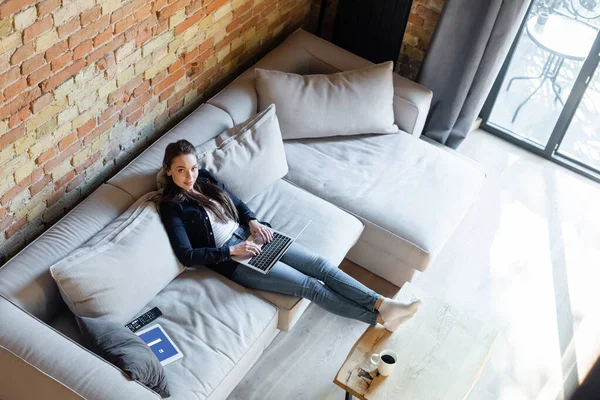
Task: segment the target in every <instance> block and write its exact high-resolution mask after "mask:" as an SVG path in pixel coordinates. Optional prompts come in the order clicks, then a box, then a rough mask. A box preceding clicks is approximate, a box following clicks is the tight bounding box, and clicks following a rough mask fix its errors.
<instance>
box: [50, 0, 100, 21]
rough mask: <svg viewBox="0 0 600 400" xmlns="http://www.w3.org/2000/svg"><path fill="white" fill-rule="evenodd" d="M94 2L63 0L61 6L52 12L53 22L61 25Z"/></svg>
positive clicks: (90, 6)
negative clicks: (66, 1)
mask: <svg viewBox="0 0 600 400" xmlns="http://www.w3.org/2000/svg"><path fill="white" fill-rule="evenodd" d="M94 4H96V0H77V1H73V2H71V3H69V4H65V2H63V7H61V8H59V9H58V10H56V11H55V12H54V24H55V25H56V26H61V25H62V24H64V23H65V22H67V21H68V20H70V19H71V18H73V17H74V16H76V15H78V14H79V13H81V12H82V11H85V10H88V9H90V8H92V7H94Z"/></svg>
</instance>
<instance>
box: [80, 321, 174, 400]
mask: <svg viewBox="0 0 600 400" xmlns="http://www.w3.org/2000/svg"><path fill="white" fill-rule="evenodd" d="M77 324H78V325H79V330H80V331H81V335H82V337H83V342H84V344H85V346H86V347H87V348H88V349H90V350H91V351H93V352H94V353H96V354H97V355H98V356H100V357H102V358H103V359H105V360H106V361H108V362H109V363H111V364H113V365H115V366H116V367H118V368H120V369H121V370H123V371H124V372H125V373H126V374H127V375H128V376H129V377H130V378H131V379H133V380H134V381H138V382H139V383H141V384H142V385H144V386H146V387H148V388H150V389H151V390H154V391H155V392H156V393H158V394H160V395H161V397H163V398H164V397H169V396H170V393H169V388H168V385H167V377H166V375H165V371H164V369H163V366H162V365H161V364H160V361H158V358H156V356H155V355H154V353H152V350H151V349H150V347H148V345H147V344H146V343H144V341H143V340H142V339H140V338H139V337H138V336H137V335H136V334H135V333H133V332H131V331H130V330H129V329H127V328H125V327H124V326H123V325H120V324H117V323H115V322H112V321H105V320H100V319H97V318H86V317H79V318H77Z"/></svg>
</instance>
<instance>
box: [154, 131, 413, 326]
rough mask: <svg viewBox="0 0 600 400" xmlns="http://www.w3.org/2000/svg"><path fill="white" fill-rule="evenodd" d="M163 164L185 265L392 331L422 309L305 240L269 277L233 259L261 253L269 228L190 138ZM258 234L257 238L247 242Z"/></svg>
mask: <svg viewBox="0 0 600 400" xmlns="http://www.w3.org/2000/svg"><path fill="white" fill-rule="evenodd" d="M163 168H164V171H165V172H166V175H167V184H166V186H165V188H164V191H163V193H162V195H161V196H159V198H158V199H157V202H158V205H159V210H160V215H161V219H162V222H163V224H164V226H165V229H166V231H167V233H168V235H169V240H170V241H171V245H172V246H173V250H174V252H175V254H176V255H177V258H178V259H179V261H180V262H181V263H182V264H183V265H186V266H194V265H200V264H201V265H205V266H206V267H208V268H210V269H213V270H215V271H216V272H218V273H220V274H222V275H225V276H226V277H228V278H229V279H231V280H233V281H234V282H237V283H239V284H240V285H242V286H245V287H247V288H252V289H261V290H266V291H271V292H277V293H283V294H289V295H293V296H297V297H304V298H307V299H309V300H311V301H312V302H314V303H316V304H318V305H319V306H321V307H323V308H324V309H326V310H328V311H330V312H332V313H334V314H337V315H341V316H344V317H348V318H353V319H357V320H360V321H363V322H366V323H368V324H371V325H375V324H376V323H380V324H383V326H384V327H385V328H386V329H388V330H390V331H395V330H396V329H398V327H399V326H400V324H402V323H403V322H404V321H406V320H408V319H409V318H411V317H412V316H413V314H414V313H415V312H416V311H417V309H418V307H419V305H420V301H419V300H417V301H413V302H412V303H409V304H405V303H402V302H399V301H395V300H392V299H389V298H386V297H384V296H382V295H380V294H378V293H376V292H374V291H373V290H371V289H369V288H367V287H366V286H364V285H363V284H361V283H360V282H358V281H356V280H355V279H353V278H352V277H350V276H349V275H347V274H346V273H344V272H343V271H341V270H340V269H338V268H337V267H335V266H334V265H332V264H331V263H330V262H328V261H327V260H325V259H324V258H323V257H320V256H319V255H317V254H315V253H313V252H311V251H309V250H308V249H306V248H304V247H303V246H302V245H300V244H298V243H297V242H294V243H293V244H292V245H291V246H290V248H289V249H288V250H287V252H286V253H285V254H284V256H283V257H282V258H281V262H278V263H277V264H276V265H275V266H274V267H273V268H272V269H271V271H270V272H269V273H268V274H267V275H264V274H262V273H260V272H258V271H255V270H253V269H251V268H246V267H244V266H240V265H239V264H238V263H236V262H235V261H233V260H232V259H231V257H232V256H251V255H256V254H258V253H259V252H260V247H258V246H257V245H256V244H255V243H254V241H255V242H258V243H265V242H267V243H268V242H269V241H271V239H272V237H273V235H272V232H271V230H270V229H269V227H268V226H266V225H265V224H263V223H261V222H260V221H258V220H257V219H256V217H255V215H254V213H253V212H252V211H251V210H250V209H249V208H248V206H247V205H246V204H245V203H244V202H242V201H241V200H240V199H238V198H237V197H236V196H235V195H234V194H233V193H231V192H230V191H229V190H227V189H226V188H225V186H224V185H223V184H222V183H221V182H219V181H218V180H217V179H215V178H214V177H213V176H212V175H211V174H210V172H208V171H207V170H205V169H201V170H199V169H198V160H197V158H196V151H195V148H194V146H193V145H192V144H191V143H190V142H188V141H187V140H179V141H177V142H175V143H170V144H169V145H168V146H167V148H166V150H165V156H164V159H163ZM250 234H252V237H253V238H254V240H253V241H248V240H246V238H247V237H248V236H250ZM319 280H321V281H323V282H324V284H321V282H319Z"/></svg>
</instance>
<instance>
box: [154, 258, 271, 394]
mask: <svg viewBox="0 0 600 400" xmlns="http://www.w3.org/2000/svg"><path fill="white" fill-rule="evenodd" d="M152 307H158V308H159V309H160V310H161V311H162V313H163V315H162V316H161V317H160V318H159V319H157V320H156V322H157V323H159V324H160V325H161V326H162V327H163V328H164V329H165V331H166V332H167V334H168V335H169V336H170V337H171V339H172V340H173V341H174V342H175V343H176V344H177V346H178V347H179V349H180V350H181V352H182V353H183V358H182V359H180V360H178V361H175V362H173V363H171V364H169V365H166V366H165V372H166V374H167V380H168V382H169V388H170V391H171V399H174V400H175V399H187V400H194V399H206V398H209V397H210V395H211V394H212V393H213V391H215V390H216V389H217V388H218V387H219V386H220V385H221V384H223V382H224V380H225V379H226V378H227V377H228V375H230V374H232V373H234V372H235V371H233V370H234V368H235V367H236V365H237V364H238V363H239V362H240V360H242V358H244V356H245V355H246V353H248V352H249V351H250V350H251V348H252V347H253V346H254V345H255V344H256V343H258V342H259V341H260V340H262V337H263V335H266V336H268V337H269V341H268V342H270V339H271V338H272V337H273V335H274V334H275V333H276V323H277V309H276V308H275V307H273V305H271V304H269V303H268V302H266V301H264V300H263V299H260V298H258V297H257V296H255V295H253V294H251V293H250V292H249V291H247V290H246V289H245V288H243V287H242V286H240V285H238V284H237V283H235V282H233V281H231V280H229V279H227V278H225V277H223V276H221V275H219V274H217V273H216V272H214V271H211V270H209V269H208V268H204V267H198V268H193V269H192V268H189V269H187V270H186V271H184V272H183V273H182V274H181V275H179V276H178V277H177V278H176V279H175V280H173V281H172V282H171V283H170V284H169V285H168V286H167V287H166V288H165V289H163V290H162V291H161V292H160V293H159V294H158V295H157V296H156V297H155V298H154V299H153V300H152V301H151V302H150V303H149V304H148V306H147V309H150V308H152ZM268 342H267V344H268ZM263 348H264V346H263V345H261V346H260V349H259V350H260V352H262V350H263ZM245 372H247V371H244V372H243V373H242V374H241V375H243V374H245ZM236 383H237V382H236ZM233 386H235V385H233ZM233 386H232V387H231V388H230V389H232V388H233Z"/></svg>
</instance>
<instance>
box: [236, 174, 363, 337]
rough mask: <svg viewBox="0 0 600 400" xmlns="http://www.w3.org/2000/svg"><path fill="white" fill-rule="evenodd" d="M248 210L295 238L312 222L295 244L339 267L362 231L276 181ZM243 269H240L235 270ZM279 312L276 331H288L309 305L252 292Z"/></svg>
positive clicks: (302, 192)
mask: <svg viewBox="0 0 600 400" xmlns="http://www.w3.org/2000/svg"><path fill="white" fill-rule="evenodd" d="M248 206H249V207H250V208H251V209H252V210H253V211H254V212H255V214H256V216H257V218H258V219H260V220H261V221H267V222H269V223H270V224H271V225H272V227H273V228H274V229H277V230H280V231H282V232H284V233H288V234H290V235H292V236H295V235H296V234H298V232H300V230H301V229H302V227H303V226H304V225H305V224H306V222H308V221H309V220H312V222H311V223H310V224H309V225H308V226H307V227H306V229H305V230H304V232H302V234H301V235H300V236H299V237H298V243H300V244H301V245H303V246H304V247H306V248H308V249H310V250H312V251H314V252H315V253H317V254H320V255H321V256H323V257H325V258H326V259H328V260H329V261H330V262H331V263H333V264H334V265H339V264H340V263H341V262H342V260H343V259H344V257H345V256H346V253H347V252H348V250H349V249H350V248H351V247H352V246H353V245H354V244H355V243H356V242H357V240H358V238H359V237H360V235H361V232H362V230H363V225H362V223H361V222H360V221H359V220H358V219H356V218H355V217H354V216H352V215H350V214H348V213H346V212H344V211H343V210H340V209H339V208H338V207H336V206H334V205H333V204H331V203H328V202H326V201H325V200H323V199H321V198H319V197H317V196H315V195H313V194H311V193H309V192H307V191H305V190H303V189H301V188H299V187H296V186H294V185H292V184H291V183H289V182H287V181H285V180H279V181H277V182H276V183H275V184H273V185H271V186H270V187H269V188H267V189H266V190H264V191H263V192H261V193H260V194H258V195H257V196H256V197H255V198H253V199H252V200H251V201H250V202H249V203H248ZM238 268H243V267H238ZM254 292H255V293H256V294H257V295H259V296H261V297H263V298H265V299H266V300H268V301H269V302H271V303H273V304H275V305H276V306H277V307H278V308H279V329H281V330H289V329H290V328H291V327H292V326H293V325H294V323H295V322H296V321H297V319H298V318H299V317H300V315H301V314H302V312H303V311H304V309H305V308H306V307H307V306H308V304H309V302H308V300H306V299H300V298H298V297H294V296H288V295H283V294H278V293H273V292H265V291H262V290H256V291H254Z"/></svg>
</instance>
